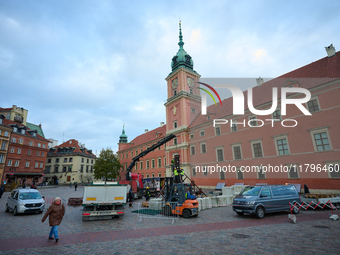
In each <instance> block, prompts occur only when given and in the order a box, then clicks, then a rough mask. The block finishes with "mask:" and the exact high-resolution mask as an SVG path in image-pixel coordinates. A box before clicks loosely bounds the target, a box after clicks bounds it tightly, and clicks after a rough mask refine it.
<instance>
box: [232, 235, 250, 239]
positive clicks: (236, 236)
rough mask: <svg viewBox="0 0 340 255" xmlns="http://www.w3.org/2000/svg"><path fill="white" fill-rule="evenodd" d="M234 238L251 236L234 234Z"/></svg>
mask: <svg viewBox="0 0 340 255" xmlns="http://www.w3.org/2000/svg"><path fill="white" fill-rule="evenodd" d="M232 237H235V238H249V237H250V236H249V235H244V234H233V235H232Z"/></svg>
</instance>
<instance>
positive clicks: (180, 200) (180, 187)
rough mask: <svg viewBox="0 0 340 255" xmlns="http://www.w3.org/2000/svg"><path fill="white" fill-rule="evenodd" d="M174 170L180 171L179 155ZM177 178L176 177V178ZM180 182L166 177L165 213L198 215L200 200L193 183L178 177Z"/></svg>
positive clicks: (185, 215) (188, 215)
mask: <svg viewBox="0 0 340 255" xmlns="http://www.w3.org/2000/svg"><path fill="white" fill-rule="evenodd" d="M172 170H173V171H174V170H177V171H178V173H180V171H181V170H180V163H179V155H176V156H175V160H174V164H173V166H172ZM175 180H176V178H175ZM177 180H179V182H178V183H174V178H173V177H167V178H165V186H164V193H165V206H164V209H163V210H164V214H165V215H171V214H175V215H181V216H183V217H184V218H189V217H196V216H198V201H197V199H196V196H194V194H193V189H192V186H191V184H189V183H183V182H182V181H183V180H182V179H181V178H178V179H177Z"/></svg>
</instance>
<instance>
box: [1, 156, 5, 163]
mask: <svg viewBox="0 0 340 255" xmlns="http://www.w3.org/2000/svg"><path fill="white" fill-rule="evenodd" d="M4 158H5V156H4V155H0V163H1V164H3V163H4Z"/></svg>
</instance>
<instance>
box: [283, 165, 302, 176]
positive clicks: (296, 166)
mask: <svg viewBox="0 0 340 255" xmlns="http://www.w3.org/2000/svg"><path fill="white" fill-rule="evenodd" d="M285 166H287V167H288V172H287V175H288V179H290V180H298V179H300V173H299V165H298V164H297V163H292V164H285ZM291 167H295V173H296V174H297V177H291V176H290V168H291Z"/></svg>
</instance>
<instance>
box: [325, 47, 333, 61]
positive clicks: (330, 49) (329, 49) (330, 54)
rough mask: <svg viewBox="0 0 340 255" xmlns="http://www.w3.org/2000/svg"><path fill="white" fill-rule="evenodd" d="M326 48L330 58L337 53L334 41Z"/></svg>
mask: <svg viewBox="0 0 340 255" xmlns="http://www.w3.org/2000/svg"><path fill="white" fill-rule="evenodd" d="M325 49H326V51H327V55H328V57H329V58H330V57H332V56H334V55H335V48H334V46H333V43H332V44H331V45H329V46H328V47H325Z"/></svg>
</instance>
